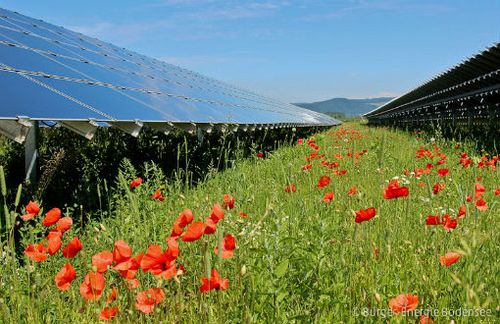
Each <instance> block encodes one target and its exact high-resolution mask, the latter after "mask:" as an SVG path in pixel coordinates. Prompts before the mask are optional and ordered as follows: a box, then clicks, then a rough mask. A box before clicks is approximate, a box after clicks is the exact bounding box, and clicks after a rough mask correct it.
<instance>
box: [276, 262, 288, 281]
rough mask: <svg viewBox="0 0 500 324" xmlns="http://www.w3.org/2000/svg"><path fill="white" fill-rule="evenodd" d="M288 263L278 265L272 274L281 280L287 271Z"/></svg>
mask: <svg viewBox="0 0 500 324" xmlns="http://www.w3.org/2000/svg"><path fill="white" fill-rule="evenodd" d="M288 263H289V262H288V260H284V261H282V262H281V263H280V264H278V266H277V267H276V269H274V274H275V275H276V277H278V278H281V277H283V276H284V275H285V273H286V271H287V270H288Z"/></svg>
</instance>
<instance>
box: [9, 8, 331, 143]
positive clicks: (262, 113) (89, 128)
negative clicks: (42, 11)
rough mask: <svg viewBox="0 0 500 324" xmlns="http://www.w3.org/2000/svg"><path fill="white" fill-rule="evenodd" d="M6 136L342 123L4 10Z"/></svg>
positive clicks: (207, 129) (20, 138)
mask: <svg viewBox="0 0 500 324" xmlns="http://www.w3.org/2000/svg"><path fill="white" fill-rule="evenodd" d="M0 94H1V101H0V132H1V133H3V134H4V135H7V136H9V137H11V138H13V139H15V140H17V141H19V142H22V141H24V139H25V136H26V133H27V131H28V129H29V127H30V126H32V125H33V122H37V121H49V122H57V123H58V124H60V125H63V126H65V127H68V128H70V129H71V130H73V131H75V132H77V133H79V134H81V135H84V136H86V137H87V138H92V136H93V134H94V132H95V130H96V128H97V127H99V126H110V125H111V126H114V127H117V128H119V129H121V130H123V131H125V132H128V133H130V134H132V135H134V136H136V135H137V134H138V132H139V131H140V129H141V127H143V126H149V127H152V128H155V129H158V130H160V131H165V132H168V131H169V130H171V129H172V128H174V127H177V128H181V129H184V130H188V131H193V130H195V129H196V128H199V129H203V130H205V131H210V130H211V129H212V127H214V126H219V127H223V128H228V129H232V130H235V129H238V128H241V129H243V130H253V129H256V128H259V129H260V128H262V127H271V128H274V127H301V126H305V127H309V126H331V125H337V124H340V122H339V121H338V120H336V119H333V118H331V117H329V116H327V115H324V114H321V113H316V112H313V111H310V110H306V109H303V108H299V107H297V106H294V105H291V104H287V103H282V102H279V101H277V100H274V99H271V98H268V97H264V96H261V95H258V94H255V93H253V92H250V91H246V90H243V89H240V88H237V87H234V86H232V85H229V84H226V83H224V82H220V81H217V80H214V79H211V78H208V77H205V76H203V75H200V74H198V73H195V72H192V71H189V70H186V69H183V68H180V67H177V66H175V65H171V64H168V63H165V62H162V61H159V60H156V59H153V58H150V57H147V56H144V55H140V54H137V53H135V52H132V51H128V50H126V49H124V48H119V47H117V46H114V45H112V44H109V43H106V42H102V41H100V40H97V39H94V38H91V37H88V36H85V35H82V34H80V33H76V32H73V31H69V30H67V29H65V28H63V27H57V26H54V25H51V24H48V23H46V22H44V21H41V20H36V19H32V18H29V17H26V16H23V15H21V14H19V13H16V12H12V11H8V10H4V9H1V8H0Z"/></svg>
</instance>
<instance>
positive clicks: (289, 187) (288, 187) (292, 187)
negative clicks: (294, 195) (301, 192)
mask: <svg viewBox="0 0 500 324" xmlns="http://www.w3.org/2000/svg"><path fill="white" fill-rule="evenodd" d="M295 191H297V189H295V185H294V184H293V183H291V184H290V185H289V186H286V187H285V192H295Z"/></svg>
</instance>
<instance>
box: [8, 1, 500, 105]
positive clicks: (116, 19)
mask: <svg viewBox="0 0 500 324" xmlns="http://www.w3.org/2000/svg"><path fill="white" fill-rule="evenodd" d="M0 7H2V8H5V9H9V10H16V11H19V12H20V13H22V14H25V15H28V16H31V17H35V18H41V19H43V20H45V21H47V22H50V23H54V24H57V25H62V26H65V27H67V28H69V29H73V30H77V31H80V32H82V33H85V34H87V35H91V36H94V37H97V38H100V39H102V40H105V41H109V42H112V43H114V44H117V45H120V46H123V47H127V48H129V49H132V50H135V51H137V52H140V53H143V54H146V55H149V56H152V57H155V58H159V59H163V60H165V61H167V62H169V63H174V64H177V65H180V66H183V67H186V68H189V69H192V70H195V71H197V72H200V73H203V74H205V75H208V76H212V77H214V78H217V79H220V80H223V81H226V82H230V83H233V84H236V85H239V86H241V87H244V88H247V89H250V90H253V91H256V92H259V93H262V94H265V95H269V96H272V97H276V98H278V99H281V100H284V101H287V102H308V101H319V100H324V99H329V98H332V97H349V98H364V97H375V96H382V95H397V94H401V93H403V92H405V91H407V90H409V89H411V88H412V87H415V86H417V85H418V84H420V83H421V82H423V81H425V80H427V79H429V78H430V77H432V76H433V75H435V74H436V73H439V72H441V71H443V70H445V69H447V68H448V67H451V66H452V65H454V64H456V63H458V62H459V61H460V60H462V59H465V58H467V57H469V56H471V55H472V54H475V53H476V52H478V51H480V50H482V49H484V48H485V47H487V46H489V45H491V44H492V43H493V42H498V41H500V1H499V0H491V1H489V0H476V1H472V0H471V1H466V0H457V1H426V0H405V1H396V0H380V1H369V0H352V1H336V0H332V1H319V0H318V1H316V0H297V1H292V0H290V1H265V0H263V1H252V0H248V1H236V0H234V1H230V0H223V1H212V0H144V1H139V0H120V1H114V0H113V1H111V0H100V1H97V0H86V1H72V0H64V1H62V0H44V1H39V0H31V1H24V0H10V1H9V0H0Z"/></svg>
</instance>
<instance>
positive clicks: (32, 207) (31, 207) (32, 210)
mask: <svg viewBox="0 0 500 324" xmlns="http://www.w3.org/2000/svg"><path fill="white" fill-rule="evenodd" d="M39 212H40V207H39V206H38V204H37V203H35V202H33V201H31V200H30V202H29V203H28V205H27V206H26V214H24V215H22V216H21V218H22V219H23V220H25V221H28V220H30V219H32V218H33V217H35V216H36V215H37V214H38V213H39Z"/></svg>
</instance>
